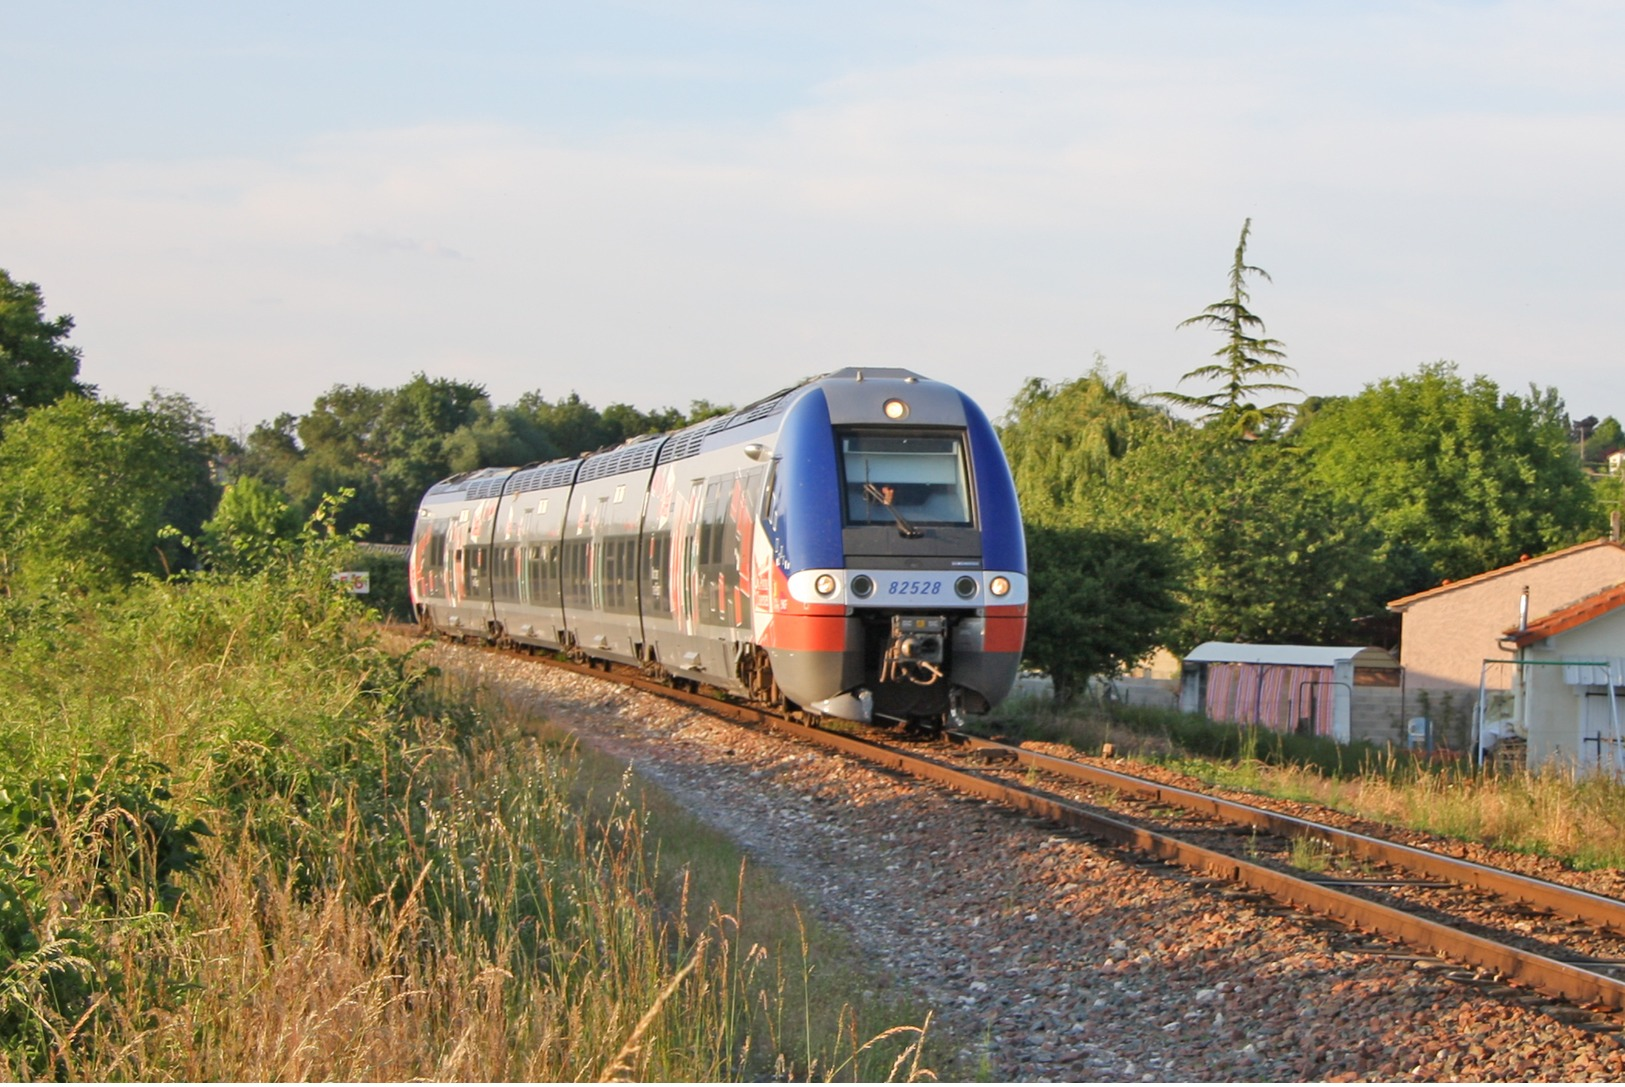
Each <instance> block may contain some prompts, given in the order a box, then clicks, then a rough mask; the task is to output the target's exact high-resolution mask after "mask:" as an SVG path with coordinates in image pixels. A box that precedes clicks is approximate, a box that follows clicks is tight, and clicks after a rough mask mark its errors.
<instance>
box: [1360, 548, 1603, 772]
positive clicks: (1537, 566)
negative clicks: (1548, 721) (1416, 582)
mask: <svg viewBox="0 0 1625 1087" xmlns="http://www.w3.org/2000/svg"><path fill="white" fill-rule="evenodd" d="M1622 583H1625V547H1622V546H1620V544H1619V543H1618V541H1615V540H1609V539H1601V540H1592V541H1591V542H1589V543H1583V544H1579V545H1577V546H1575V547H1569V548H1565V549H1563V550H1561V551H1554V552H1552V553H1550V554H1547V555H1541V556H1538V557H1536V558H1530V559H1524V560H1522V561H1519V562H1516V563H1513V564H1512V565H1510V566H1503V567H1501V568H1500V569H1498V570H1491V571H1489V572H1487V573H1483V574H1478V575H1475V576H1473V577H1470V578H1464V579H1462V580H1460V581H1455V582H1447V583H1445V584H1444V585H1441V586H1439V587H1438V588H1435V589H1429V590H1427V591H1426V592H1420V593H1415V594H1413V595H1411V596H1406V597H1402V598H1400V599H1398V600H1394V601H1391V602H1390V603H1389V605H1388V608H1389V610H1390V611H1394V612H1397V613H1399V616H1400V651H1399V662H1400V664H1401V665H1402V666H1403V668H1404V686H1403V688H1402V711H1401V713H1402V716H1403V717H1404V718H1405V719H1407V720H1408V719H1410V718H1412V717H1425V718H1428V719H1429V720H1430V721H1431V728H1432V733H1433V735H1434V736H1435V737H1436V738H1437V739H1438V740H1439V741H1440V742H1442V743H1446V744H1449V745H1450V746H1455V747H1459V748H1463V749H1465V748H1466V747H1467V746H1468V745H1469V744H1470V743H1472V742H1473V737H1474V735H1475V732H1476V731H1477V730H1478V729H1479V727H1480V725H1479V722H1481V721H1482V720H1486V719H1488V720H1495V719H1498V718H1499V719H1504V718H1506V717H1507V715H1508V714H1509V713H1510V712H1511V711H1510V708H1508V707H1510V702H1511V699H1512V694H1513V691H1514V687H1515V685H1516V679H1517V674H1518V666H1517V664H1516V657H1515V656H1514V654H1513V652H1512V650H1511V648H1509V647H1508V646H1505V645H1503V644H1502V642H1503V639H1504V638H1505V637H1506V631H1507V630H1508V629H1509V628H1512V627H1521V626H1524V625H1527V622H1528V618H1527V617H1528V616H1530V615H1539V616H1547V615H1551V614H1553V613H1555V612H1557V611H1558V610H1560V609H1562V608H1565V607H1567V606H1568V605H1570V604H1573V603H1575V602H1576V601H1578V600H1581V599H1583V598H1584V597H1587V596H1590V595H1592V594H1595V593H1598V592H1601V591H1602V590H1604V589H1608V588H1612V587H1613V586H1616V585H1620V584H1622ZM1619 655H1621V656H1625V650H1622V652H1621V653H1620V654H1619ZM1481 692H1482V695H1481ZM1530 759H1531V761H1532V764H1533V760H1534V759H1535V753H1534V751H1533V750H1531V751H1530Z"/></svg>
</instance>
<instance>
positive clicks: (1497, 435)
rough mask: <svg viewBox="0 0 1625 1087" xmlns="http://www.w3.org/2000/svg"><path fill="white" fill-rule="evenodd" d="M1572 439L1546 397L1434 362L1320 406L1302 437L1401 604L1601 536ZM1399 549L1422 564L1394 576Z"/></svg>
mask: <svg viewBox="0 0 1625 1087" xmlns="http://www.w3.org/2000/svg"><path fill="white" fill-rule="evenodd" d="M1569 433H1570V428H1569V419H1568V416H1567V414H1566V412H1565V411H1564V407H1563V401H1562V400H1561V399H1560V398H1559V397H1558V395H1557V393H1556V391H1555V390H1553V389H1546V390H1544V391H1542V390H1539V389H1536V388H1534V387H1531V388H1530V391H1529V395H1528V396H1517V395H1514V394H1511V393H1502V392H1501V390H1500V389H1499V387H1497V386H1496V384H1495V383H1494V382H1492V381H1490V380H1489V379H1488V378H1485V377H1482V376H1478V377H1475V378H1473V379H1472V380H1471V381H1465V380H1463V379H1462V378H1461V376H1460V375H1459V374H1457V372H1456V366H1455V364H1454V363H1449V362H1438V363H1432V364H1430V365H1426V366H1423V367H1421V368H1420V369H1419V370H1418V371H1417V372H1416V373H1414V374H1410V375H1405V376H1402V377H1398V378H1384V379H1383V380H1381V381H1378V382H1376V383H1374V384H1371V385H1367V386H1366V387H1365V389H1364V390H1363V391H1362V392H1361V393H1360V394H1359V395H1357V396H1353V397H1349V398H1348V399H1346V400H1343V401H1340V402H1335V403H1331V404H1328V405H1327V406H1325V407H1323V408H1322V410H1321V411H1320V412H1318V413H1317V414H1316V415H1315V417H1314V418H1313V419H1311V420H1309V422H1308V424H1307V425H1306V426H1305V427H1304V428H1303V430H1302V432H1301V435H1300V440H1301V442H1302V443H1303V446H1304V447H1305V448H1306V449H1307V450H1308V451H1309V453H1310V455H1311V460H1312V463H1313V465H1314V471H1315V477H1316V479H1317V480H1318V482H1319V483H1320V485H1321V486H1322V487H1324V488H1325V489H1326V490H1327V491H1328V492H1329V493H1330V494H1332V495H1334V496H1336V497H1338V498H1340V499H1342V500H1344V501H1346V502H1348V503H1351V504H1353V505H1355V506H1358V507H1359V508H1360V509H1361V510H1362V511H1364V515H1365V517H1366V518H1367V519H1368V520H1369V521H1370V523H1371V525H1372V526H1373V527H1374V528H1375V529H1376V530H1377V531H1378V532H1379V533H1380V534H1381V536H1382V538H1383V540H1384V543H1383V545H1382V549H1381V552H1380V556H1381V557H1382V558H1383V559H1384V561H1385V563H1386V564H1388V565H1389V566H1390V569H1389V576H1388V577H1387V578H1386V591H1387V592H1388V593H1390V594H1391V595H1392V596H1400V595H1405V594H1406V593H1409V592H1414V591H1418V590H1420V589H1424V588H1428V587H1430V586H1431V585H1434V584H1437V583H1438V581H1439V579H1441V578H1462V577H1470V576H1472V575H1474V574H1478V573H1482V572H1484V571H1486V570H1491V569H1494V568H1496V567H1499V566H1504V565H1507V564H1508V563H1512V562H1516V561H1517V560H1518V558H1519V557H1520V556H1522V555H1525V554H1528V555H1536V554H1540V553H1542V552H1544V551H1550V550H1552V549H1554V548H1559V547H1565V546H1568V545H1570V544H1573V543H1578V542H1580V541H1581V540H1584V539H1586V538H1587V537H1589V536H1593V535H1600V534H1601V532H1602V531H1603V529H1604V528H1605V525H1606V517H1605V515H1604V514H1603V513H1602V511H1600V510H1599V509H1598V507H1597V504H1596V502H1595V500H1594V497H1593V495H1592V492H1591V491H1590V489H1589V488H1588V487H1587V485H1586V481H1585V475H1584V472H1583V471H1582V470H1581V467H1580V461H1579V457H1578V456H1577V455H1576V452H1575V450H1574V448H1573V446H1572V445H1571V444H1570V441H1569ZM1404 550H1410V551H1412V552H1414V555H1415V556H1416V557H1419V558H1420V559H1421V560H1422V561H1421V563H1419V564H1418V563H1416V562H1414V561H1413V562H1412V563H1411V568H1410V569H1409V570H1401V571H1395V570H1394V569H1393V563H1392V560H1393V559H1395V557H1396V556H1398V555H1400V554H1401V553H1402V551H1404ZM1396 574H1400V575H1404V576H1403V577H1400V576H1396Z"/></svg>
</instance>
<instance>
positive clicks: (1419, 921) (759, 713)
mask: <svg viewBox="0 0 1625 1087" xmlns="http://www.w3.org/2000/svg"><path fill="white" fill-rule="evenodd" d="M553 663H555V664H556V665H558V666H560V667H564V668H566V669H569V670H572V671H576V672H580V673H583V674H586V675H591V676H595V677H597V678H600V679H604V678H611V679H615V680H616V681H617V682H621V683H624V684H626V685H628V686H631V687H634V688H636V689H638V690H642V691H646V692H648V693H650V694H656V695H659V696H661V697H663V698H669V699H673V700H675V701H680V702H683V703H685V704H688V705H693V706H697V707H700V708H703V709H705V710H706V711H708V712H710V713H713V714H716V715H718V716H723V717H727V718H731V719H733V720H735V721H737V722H739V723H741V724H754V725H765V726H767V727H769V728H772V729H774V730H776V731H778V732H782V733H785V734H786V735H790V736H793V737H795V738H797V739H800V740H804V741H806V742H808V743H812V744H817V745H819V746H822V747H826V748H830V749H833V750H835V751H839V752H841V753H843V754H846V755H850V756H852V757H854V758H859V759H862V760H864V761H866V762H869V763H871V764H874V765H877V766H880V767H881V768H884V769H888V770H891V771H893V772H895V773H899V774H903V775H907V776H910V777H914V778H918V779H921V780H925V781H931V782H934V783H936V784H939V785H942V786H945V787H947V788H951V789H953V790H955V791H957V792H960V793H963V794H966V795H969V796H974V797H976V798H978V799H981V800H984V801H987V802H989V803H993V804H998V805H1000V806H1003V807H1008V808H1011V809H1013V810H1016V811H1020V812H1024V813H1026V814H1028V815H1032V816H1035V817H1038V818H1041V819H1046V820H1049V821H1051V822H1054V823H1057V824H1059V825H1061V826H1065V827H1070V828H1072V829H1074V830H1077V831H1079V832H1081V833H1084V834H1086V835H1089V836H1092V837H1097V838H1101V839H1104V840H1106V841H1109V842H1112V843H1114V844H1117V845H1121V846H1125V847H1128V848H1130V849H1133V850H1136V851H1138V852H1141V853H1145V854H1148V855H1150V856H1153V857H1156V858H1158V859H1159V860H1163V861H1166V862H1169V863H1173V864H1178V865H1180V866H1181V867H1184V868H1187V869H1189V870H1191V871H1195V872H1201V873H1204V874H1206V875H1209V876H1212V877H1214V878H1217V879H1220V880H1224V881H1226V882H1230V883H1236V884H1240V885H1242V886H1244V887H1248V888H1251V889H1252V890H1255V891H1258V892H1260V893H1262V894H1264V895H1267V896H1269V897H1270V898H1273V899H1275V900H1276V901H1278V902H1282V903H1284V904H1286V905H1289V906H1292V907H1294V908H1297V909H1301V910H1304V911H1306V912H1309V913H1313V914H1318V915H1320V916H1325V917H1331V918H1334V919H1335V920H1337V921H1340V922H1342V923H1344V924H1346V925H1348V926H1350V927H1352V928H1355V929H1359V930H1362V931H1366V932H1371V933H1375V934H1377V935H1380V936H1384V937H1386V938H1388V939H1392V940H1395V941H1397V942H1400V943H1403V944H1406V945H1408V946H1409V947H1411V948H1413V949H1415V950H1416V951H1419V952H1421V953H1423V954H1425V955H1429V956H1438V957H1440V958H1445V959H1451V960H1454V961H1455V962H1458V963H1464V964H1467V965H1470V966H1475V967H1479V968H1482V969H1486V970H1490V971H1493V972H1494V973H1495V974H1496V975H1497V977H1498V979H1499V980H1500V981H1503V982H1510V983H1515V984H1520V985H1524V986H1527V987H1528V988H1531V989H1534V990H1537V991H1539V992H1542V993H1545V994H1547V995H1549V996H1555V997H1560V998H1563V999H1566V1000H1569V1001H1572V1002H1574V1003H1576V1004H1579V1005H1582V1006H1588V1007H1594V1008H1606V1009H1609V1010H1611V1011H1615V1012H1618V1011H1621V1010H1625V982H1622V981H1619V980H1617V979H1615V978H1611V977H1608V976H1606V975H1604V974H1599V973H1594V972H1593V971H1590V970H1587V969H1585V968H1583V967H1582V966H1578V965H1575V964H1573V963H1567V962H1561V961H1559V960H1557V959H1553V958H1549V957H1547V956H1545V955H1540V954H1536V953H1534V952H1530V951H1524V950H1521V949H1519V948H1515V947H1510V946H1507V945H1505V944H1501V943H1497V942H1496V941H1494V940H1490V939H1487V938H1485V937H1482V936H1475V935H1473V934H1471V933H1468V932H1463V931H1461V930H1460V929H1456V928H1452V927H1451V926H1449V925H1445V924H1441V923H1439V922H1437V921H1430V920H1428V919H1426V918H1423V917H1417V916H1415V915H1413V914H1409V913H1405V912H1404V911H1402V910H1398V909H1395V908H1393V907H1391V906H1385V905H1383V904H1382V903H1379V902H1373V901H1371V900H1370V899H1365V898H1360V897H1358V896H1355V895H1351V894H1347V893H1345V892H1343V891H1339V890H1337V889H1336V888H1335V887H1332V886H1326V885H1323V884H1320V883H1316V882H1315V881H1313V880H1307V879H1303V878H1300V877H1297V876H1293V875H1289V874H1287V873H1285V872H1281V871H1277V870H1276V869H1273V868H1267V867H1265V866H1264V865H1261V864H1255V863H1253V862H1251V861H1247V860H1243V859H1241V858H1239V857H1233V856H1230V855H1228V854H1224V853H1220V852H1218V851H1216V850H1212V849H1207V848H1205V847H1203V846H1198V845H1195V844H1193V843H1191V842H1186V841H1181V840H1180V839H1178V838H1175V837H1173V836H1171V835H1167V834H1162V833H1159V832H1157V831H1152V830H1147V829H1145V828H1144V827H1137V826H1134V825H1132V824H1130V823H1126V822H1123V821H1122V820H1118V819H1113V818H1111V817H1109V816H1106V815H1101V814H1099V813H1096V812H1092V811H1089V810H1087V809H1086V808H1083V807H1082V806H1080V805H1077V804H1073V803H1070V802H1067V801H1064V800H1059V799H1056V798H1053V797H1049V796H1045V795H1042V794H1040V793H1037V792H1033V791H1030V790H1027V789H1023V788H1020V787H1018V786H1014V785H1008V784H1005V783H1003V782H999V781H995V780H993V779H991V778H988V777H984V776H982V775H980V774H976V773H972V772H970V771H967V770H962V769H959V768H958V767H954V766H949V765H947V764H945V763H942V762H939V761H938V760H936V759H931V758H927V757H925V756H922V755H917V754H912V753H909V752H905V751H900V750H898V749H897V748H894V747H891V746H889V745H886V744H882V743H878V742H876V741H872V740H866V739H863V738H861V737H858V736H850V735H846V734H844V733H839V732H832V731H830V730H828V729H825V728H819V727H817V726H813V725H805V724H801V723H799V722H796V721H792V720H790V719H788V718H786V717H783V716H781V715H779V714H777V713H774V712H772V711H770V710H766V709H762V708H760V707H756V706H751V705H746V704H741V703H731V702H722V701H718V700H716V699H713V698H709V697H706V696H703V695H698V694H693V693H690V692H685V691H678V690H674V689H673V688H671V687H668V686H666V685H664V684H661V683H658V682H655V681H652V680H649V679H646V678H644V677H642V676H638V675H635V674H627V673H619V674H617V673H613V672H606V671H604V670H601V669H595V668H591V667H588V666H581V665H572V664H567V663H561V662H553ZM987 746H989V747H999V748H1003V749H1006V750H1010V751H1015V752H1018V753H1020V754H1022V755H1026V756H1031V757H1033V758H1034V759H1035V760H1043V759H1048V758H1050V756H1040V755H1038V754H1037V753H1036V752H1021V749H1020V748H1010V747H1009V745H1003V744H992V743H987ZM1054 761H1055V762H1058V763H1067V760H1064V759H1057V760H1054ZM1032 764H1033V765H1036V762H1035V763H1032ZM1068 765H1072V766H1081V765H1083V764H1079V763H1069V764H1068ZM1104 773H1111V772H1110V771H1104ZM1118 776H1120V777H1123V778H1125V779H1126V780H1127V781H1130V782H1133V781H1139V782H1142V783H1144V784H1147V785H1154V784H1155V783H1151V782H1145V781H1144V779H1136V778H1129V777H1128V775H1118ZM1159 788H1162V789H1166V788H1167V787H1166V786H1160V787H1159ZM1188 795H1189V796H1192V797H1197V796H1199V795H1200V794H1196V793H1189V794H1188ZM1205 799H1207V800H1213V801H1215V802H1216V803H1229V802H1228V801H1225V802H1219V801H1217V798H1205ZM1257 810H1258V811H1259V812H1262V811H1263V809H1257ZM1267 814H1269V815H1271V816H1275V815H1276V813H1273V812H1271V813H1267ZM1280 818H1288V817H1284V816H1283V817H1280ZM1312 825H1313V824H1312ZM1327 829H1333V828H1327ZM1370 840H1371V841H1376V839H1370ZM1407 848H1408V847H1407ZM1479 867H1483V866H1479Z"/></svg>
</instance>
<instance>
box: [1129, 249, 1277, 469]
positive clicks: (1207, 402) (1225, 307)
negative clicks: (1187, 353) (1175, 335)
mask: <svg viewBox="0 0 1625 1087" xmlns="http://www.w3.org/2000/svg"><path fill="white" fill-rule="evenodd" d="M1252 226H1253V221H1252V220H1251V219H1248V220H1246V221H1245V222H1244V223H1242V225H1241V239H1240V241H1238V242H1237V243H1236V255H1235V259H1234V260H1233V261H1232V262H1231V265H1230V294H1229V296H1228V297H1226V298H1223V299H1221V300H1219V301H1218V302H1215V303H1213V304H1212V305H1210V306H1208V307H1207V308H1206V309H1204V310H1203V311H1202V312H1201V313H1198V314H1197V315H1196V316H1194V317H1187V318H1186V319H1185V320H1183V321H1181V322H1180V323H1179V326H1178V327H1180V328H1187V327H1189V326H1191V325H1200V326H1201V327H1203V328H1209V329H1212V330H1213V331H1215V332H1219V333H1222V334H1223V335H1224V346H1222V347H1220V348H1219V349H1218V350H1217V351H1215V352H1214V353H1213V354H1214V355H1215V356H1216V357H1217V358H1218V359H1219V361H1218V362H1214V363H1209V364H1208V365H1206V366H1198V367H1197V368H1196V369H1194V370H1191V371H1190V372H1189V373H1187V374H1185V375H1184V376H1183V377H1181V378H1180V379H1179V383H1180V384H1181V385H1183V384H1184V383H1185V382H1187V381H1216V382H1218V383H1219V387H1218V388H1217V389H1216V390H1214V391H1213V392H1211V393H1209V394H1207V395H1206V396H1195V395H1192V394H1190V393H1181V392H1165V393H1159V394H1157V395H1158V398H1159V399H1162V400H1164V401H1166V402H1167V403H1170V404H1174V405H1176V406H1178V407H1183V408H1191V409H1194V410H1196V411H1198V412H1200V413H1201V415H1200V416H1199V418H1200V420H1201V421H1202V422H1204V423H1213V424H1217V425H1219V426H1221V427H1222V428H1223V429H1224V430H1226V431H1227V432H1229V433H1230V434H1231V435H1232V436H1234V437H1244V436H1252V437H1261V436H1264V435H1266V434H1270V433H1273V432H1275V431H1278V430H1280V429H1281V428H1282V427H1283V426H1284V425H1285V423H1286V422H1287V421H1288V420H1289V419H1290V418H1291V415H1292V405H1291V404H1289V403H1286V402H1277V403H1274V404H1266V405H1264V406H1262V407H1260V406H1258V405H1257V404H1255V403H1253V399H1254V397H1256V396H1257V394H1259V393H1275V392H1291V393H1301V392H1302V390H1300V389H1297V388H1294V387H1293V386H1291V385H1284V384H1281V383H1280V382H1279V381H1277V380H1275V379H1277V378H1285V377H1293V376H1295V375H1296V374H1297V371H1296V370H1294V369H1293V368H1292V367H1290V366H1288V365H1286V364H1285V363H1284V362H1282V361H1281V360H1282V359H1284V358H1286V345H1285V344H1283V343H1282V342H1281V341H1280V340H1274V339H1270V338H1269V337H1267V336H1265V335H1264V322H1263V320H1262V319H1261V318H1260V317H1259V316H1258V315H1257V314H1255V313H1254V312H1253V311H1252V310H1251V309H1249V308H1248V303H1249V302H1250V301H1251V297H1250V296H1249V295H1248V293H1247V277H1248V276H1249V275H1259V276H1262V277H1263V278H1264V279H1266V280H1267V279H1269V278H1270V276H1269V273H1268V272H1266V271H1264V269H1262V268H1256V267H1254V266H1252V265H1250V264H1248V263H1247V235H1248V234H1249V233H1250V232H1251V231H1252Z"/></svg>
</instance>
